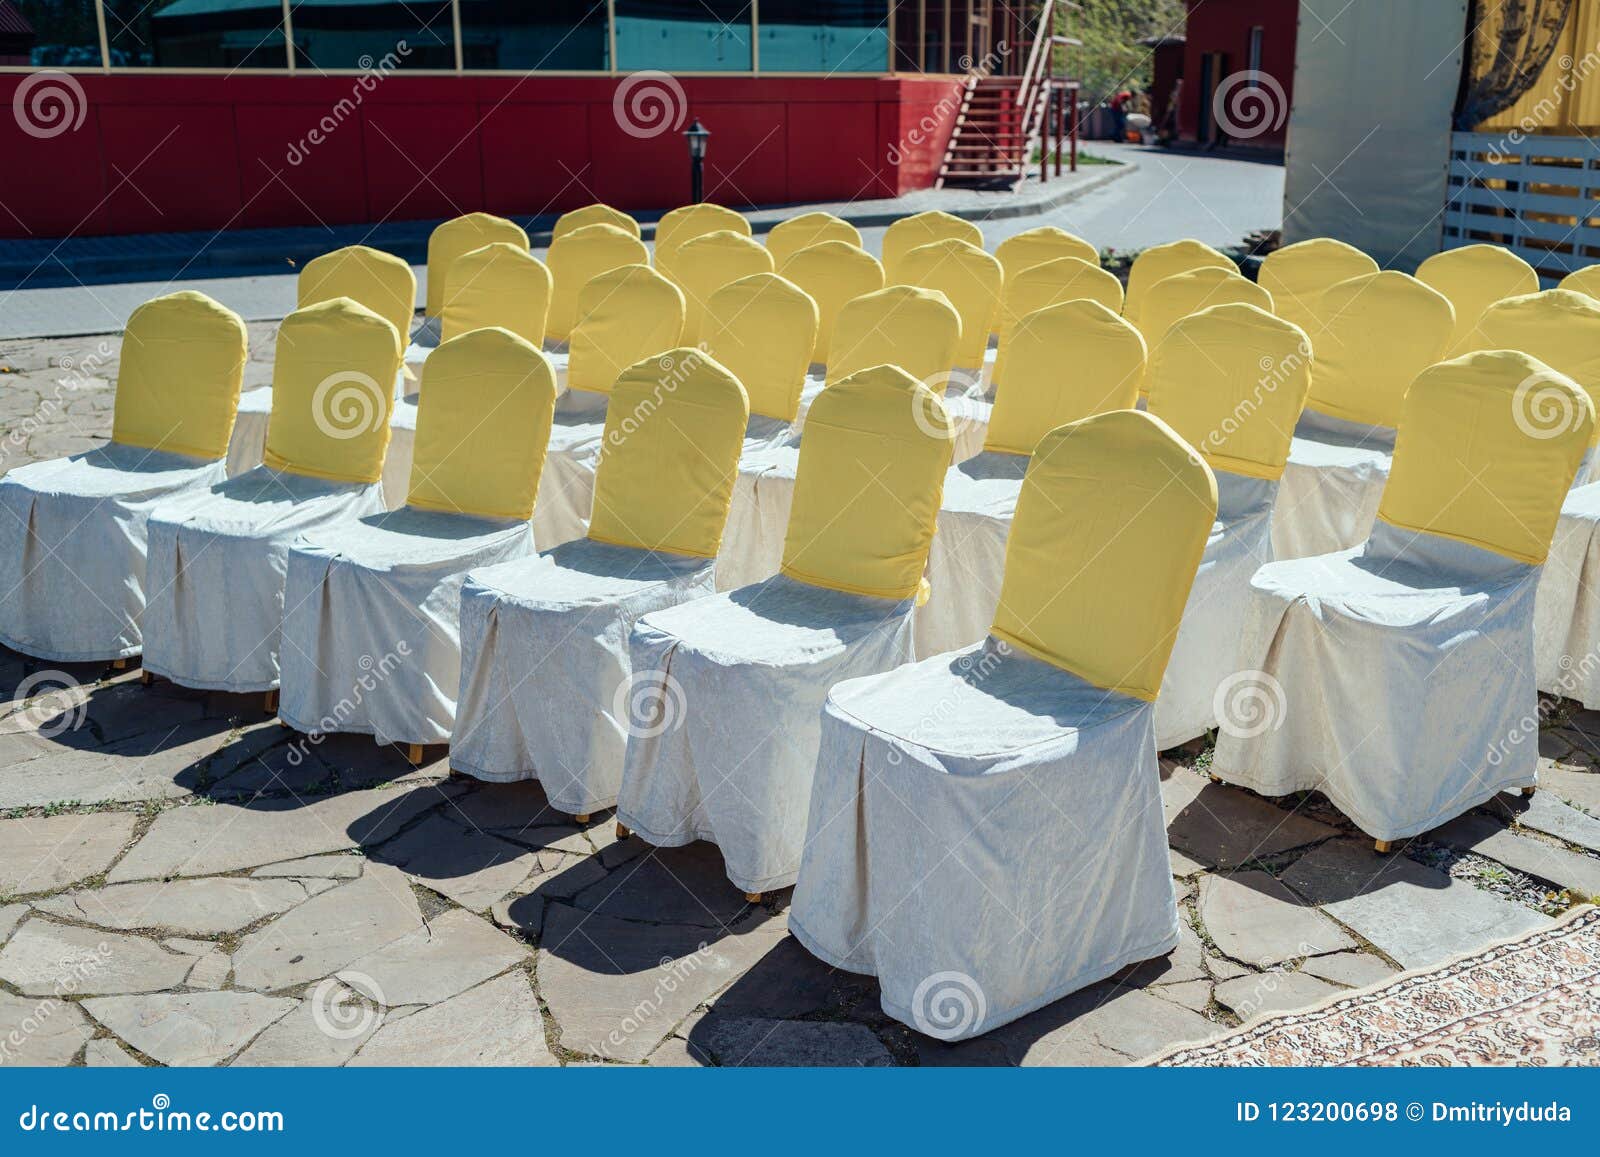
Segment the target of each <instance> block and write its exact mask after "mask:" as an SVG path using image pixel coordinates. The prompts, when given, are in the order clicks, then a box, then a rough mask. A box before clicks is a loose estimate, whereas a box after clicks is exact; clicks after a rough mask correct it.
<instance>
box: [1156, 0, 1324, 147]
mask: <svg viewBox="0 0 1600 1157" xmlns="http://www.w3.org/2000/svg"><path fill="white" fill-rule="evenodd" d="M1299 25H1300V3H1299V0H1189V18H1188V24H1187V28H1186V31H1185V35H1186V36H1187V37H1188V43H1187V44H1186V45H1185V46H1184V62H1183V99H1182V101H1181V102H1180V106H1179V109H1178V129H1179V136H1181V137H1182V138H1183V139H1184V140H1188V141H1193V140H1196V139H1197V134H1198V132H1199V127H1200V102H1201V101H1202V100H1205V101H1210V100H1211V98H1212V94H1211V93H1202V92H1201V91H1200V89H1201V83H1200V82H1201V72H1202V70H1201V57H1202V56H1204V55H1205V54H1207V53H1211V52H1220V53H1222V54H1224V60H1223V68H1222V71H1221V73H1220V75H1217V76H1215V77H1214V78H1213V81H1212V83H1213V85H1215V84H1218V83H1220V82H1221V81H1222V80H1223V78H1224V77H1226V76H1228V75H1230V74H1231V73H1235V72H1242V71H1244V70H1245V69H1247V68H1249V67H1250V29H1251V28H1252V27H1256V26H1259V27H1261V28H1262V29H1264V30H1265V31H1264V33H1263V35H1262V42H1261V71H1262V72H1264V73H1266V74H1267V75H1268V76H1270V77H1272V78H1273V79H1274V80H1276V81H1277V82H1278V84H1279V86H1280V87H1281V88H1282V89H1283V96H1284V99H1283V101H1282V102H1281V103H1276V104H1275V105H1274V112H1275V113H1276V112H1277V111H1278V110H1281V114H1282V117H1281V119H1282V123H1281V124H1279V125H1278V127H1277V128H1274V129H1269V130H1267V131H1263V132H1261V133H1259V134H1256V135H1253V136H1250V137H1248V138H1240V139H1237V140H1235V141H1234V142H1233V143H1234V144H1237V145H1242V146H1246V147H1257V148H1274V149H1281V148H1283V147H1284V142H1285V141H1286V140H1287V139H1288V127H1289V102H1290V101H1292V100H1293V98H1294V46H1295V37H1296V35H1297V33H1298V31H1299ZM1274 100H1276V98H1274ZM1270 119H1271V120H1272V121H1274V122H1275V121H1277V120H1278V119H1279V118H1278V116H1276V115H1273V116H1272V117H1271V118H1270ZM1201 143H1202V144H1204V143H1208V142H1201Z"/></svg>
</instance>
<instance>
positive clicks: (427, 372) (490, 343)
mask: <svg viewBox="0 0 1600 1157" xmlns="http://www.w3.org/2000/svg"><path fill="white" fill-rule="evenodd" d="M448 308H449V307H448V306H446V309H448ZM422 384H423V387H424V389H423V392H422V396H421V398H420V400H419V401H418V404H417V436H416V443H415V449H414V451H413V453H412V459H411V490H410V494H409V495H408V496H407V498H406V502H407V504H409V505H411V506H419V507H421V508H423V509H424V510H446V511H451V512H453V513H457V514H480V515H484V516H486V517H490V518H519V519H528V518H532V517H533V503H534V499H535V497H536V496H537V495H538V493H539V475H540V474H541V472H542V471H543V470H544V456H545V449H546V447H547V446H548V445H549V444H550V423H551V420H552V417H553V415H554V412H555V405H556V375H555V371H554V370H553V369H551V367H550V361H549V359H548V358H546V357H545V356H544V354H543V353H541V352H540V351H539V348H538V347H537V346H535V345H534V344H533V343H532V342H530V341H528V340H526V339H525V338H522V337H519V336H518V335H516V334H514V333H512V332H511V331H509V330H506V329H500V328H498V327H494V328H485V329H474V330H471V331H469V332H467V333H464V334H462V335H461V336H460V337H456V338H451V339H448V340H446V341H444V342H443V343H441V344H440V345H439V347H438V348H437V349H435V350H434V351H433V353H431V354H429V355H428V360H427V362H426V363H425V364H424V365H423V367H422Z"/></svg>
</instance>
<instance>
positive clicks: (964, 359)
mask: <svg viewBox="0 0 1600 1157" xmlns="http://www.w3.org/2000/svg"><path fill="white" fill-rule="evenodd" d="M1001 278H1002V274H1001V269H1000V262H998V261H996V260H995V259H994V258H993V257H991V256H990V255H989V254H987V253H985V252H984V251H983V250H982V249H980V248H978V247H977V246H975V245H969V244H968V243H967V242H965V241H957V240H953V239H952V240H948V241H935V242H932V243H931V244H928V245H922V246H919V247H918V248H916V249H913V250H911V251H910V252H909V253H907V254H905V255H904V256H902V257H901V258H900V264H899V275H898V276H897V278H896V281H897V283H899V284H901V285H913V286H916V287H917V288H919V289H935V290H938V291H939V292H940V293H942V294H944V295H945V297H946V298H947V299H948V300H949V302H950V304H951V305H953V306H955V309H956V312H957V313H958V314H960V315H961V341H960V342H959V343H958V344H957V345H956V354H955V358H956V365H957V366H960V367H961V368H963V369H968V370H978V369H979V368H981V367H982V365H983V362H984V355H985V351H986V350H987V348H988V345H989V333H990V331H991V330H993V329H994V323H995V318H996V316H997V315H998V314H999V312H1000V285H1001Z"/></svg>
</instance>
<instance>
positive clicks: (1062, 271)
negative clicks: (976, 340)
mask: <svg viewBox="0 0 1600 1157" xmlns="http://www.w3.org/2000/svg"><path fill="white" fill-rule="evenodd" d="M1079 298H1088V299H1089V300H1090V301H1098V302H1099V303H1100V304H1101V305H1103V306H1105V307H1106V308H1107V309H1109V310H1110V311H1111V312H1112V313H1121V312H1122V282H1120V281H1118V280H1117V277H1116V274H1114V273H1110V272H1108V271H1106V270H1104V269H1102V268H1100V266H1099V265H1091V264H1090V263H1089V262H1087V261H1084V260H1081V259H1080V258H1077V257H1058V258H1056V259H1055V260H1054V261H1046V262H1044V263H1043V264H1040V265H1035V266H1032V267H1030V268H1028V269H1024V270H1023V271H1022V272H1021V273H1019V274H1017V275H1016V276H1015V277H1013V278H1008V279H1007V281H1006V285H1005V288H1004V289H1003V290H1002V291H1001V293H1000V353H1001V354H1002V355H1003V354H1004V353H1005V348H1006V338H1007V336H1008V335H1009V334H1010V333H1011V331H1012V330H1013V329H1014V328H1016V324H1017V323H1018V322H1019V321H1021V320H1022V319H1023V318H1025V317H1027V316H1028V315H1029V314H1030V313H1036V312H1037V311H1039V310H1041V309H1044V308H1046V307H1047V306H1051V305H1060V304H1061V303H1062V302H1067V301H1076V300H1078V299H1079Z"/></svg>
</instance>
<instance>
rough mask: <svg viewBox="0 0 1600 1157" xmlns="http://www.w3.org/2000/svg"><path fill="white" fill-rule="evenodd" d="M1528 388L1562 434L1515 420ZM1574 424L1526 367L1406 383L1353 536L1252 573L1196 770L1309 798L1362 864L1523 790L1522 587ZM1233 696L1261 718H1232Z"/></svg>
mask: <svg viewBox="0 0 1600 1157" xmlns="http://www.w3.org/2000/svg"><path fill="white" fill-rule="evenodd" d="M1530 379H1537V380H1539V381H1540V382H1541V383H1542V388H1543V389H1544V390H1546V391H1548V394H1547V397H1548V398H1549V399H1550V400H1551V401H1554V402H1556V403H1557V404H1558V406H1559V408H1560V409H1561V410H1562V411H1563V412H1565V413H1566V414H1568V415H1570V416H1571V418H1570V420H1569V421H1566V422H1564V423H1563V424H1562V425H1560V426H1559V427H1557V428H1556V429H1554V430H1553V431H1552V430H1535V429H1532V428H1530V427H1529V426H1528V425H1527V418H1526V415H1525V414H1524V413H1523V412H1522V410H1521V405H1522V402H1523V399H1521V398H1519V397H1518V394H1519V392H1520V390H1521V387H1522V385H1523V383H1525V382H1527V381H1529V380H1530ZM1593 429H1594V407H1593V405H1592V403H1591V402H1590V401H1589V398H1588V396H1587V395H1586V394H1585V393H1584V392H1583V391H1582V390H1581V389H1580V388H1579V387H1578V386H1577V385H1576V384H1575V383H1573V382H1572V381H1571V380H1570V379H1565V378H1563V377H1562V376H1561V375H1559V374H1557V373H1556V372H1555V371H1554V370H1552V369H1550V368H1549V367H1548V366H1545V365H1544V364H1543V363H1541V362H1538V361H1536V360H1535V359H1533V358H1531V357H1529V356H1528V355H1526V354H1523V353H1518V352H1514V351H1510V350H1493V351H1485V352H1480V353H1474V354H1468V355H1466V356H1465V357H1461V358H1456V359H1455V360H1453V361H1447V362H1443V363H1440V364H1438V365H1435V366H1431V367H1430V368H1428V369H1427V370H1425V371H1423V373H1422V374H1420V375H1419V376H1418V377H1417V379H1416V381H1415V382H1414V383H1413V385H1412V386H1411V388H1410V390H1409V391H1407V393H1406V395H1405V401H1404V403H1403V410H1402V414H1401V419H1400V428H1399V437H1398V439H1397V440H1396V444H1395V452H1394V466H1393V469H1392V470H1391V471H1390V474H1389V482H1388V485H1387V486H1386V487H1385V488H1384V491H1383V502H1382V505H1381V506H1380V507H1379V510H1378V519H1377V522H1376V524H1375V525H1374V526H1373V530H1372V534H1371V536H1370V537H1369V538H1368V539H1367V541H1366V542H1365V543H1363V544H1361V545H1360V546H1357V547H1355V548H1352V549H1350V550H1342V551H1338V552H1336V553H1333V554H1327V555H1320V556H1318V557H1315V558H1306V559H1297V560H1294V561H1287V562H1285V561H1279V562H1275V563H1271V564H1269V565H1267V566H1265V567H1262V568H1261V570H1260V571H1258V572H1257V574H1256V576H1255V578H1254V579H1253V580H1252V582H1251V605H1250V612H1249V616H1248V619H1247V621H1246V624H1245V628H1244V630H1243V632H1242V633H1241V636H1240V645H1239V650H1238V668H1239V675H1238V676H1237V677H1236V678H1235V680H1234V681H1232V682H1231V683H1230V687H1229V696H1238V704H1236V703H1235V702H1233V701H1232V700H1231V699H1229V698H1227V697H1223V696H1219V699H1221V700H1222V702H1220V704H1219V706H1220V708H1221V710H1220V712H1219V714H1220V715H1221V716H1222V719H1223V724H1222V730H1221V734H1219V736H1218V739H1217V747H1216V753H1215V755H1214V757H1213V759H1212V764H1211V771H1212V774H1213V775H1214V776H1217V777H1219V778H1220V779H1222V780H1224V781H1226V782H1228V783H1233V784H1237V785H1239V786H1241V787H1247V788H1250V789H1251V790H1253V791H1258V792H1260V793H1262V794H1263V795H1272V796H1279V795H1284V794H1286V793H1289V792H1295V791H1311V790H1316V791H1320V792H1322V793H1323V794H1324V795H1325V796H1327V798H1328V799H1329V801H1330V802H1332V803H1333V805H1334V806H1335V807H1337V808H1338V809H1339V810H1340V811H1342V812H1344V814H1345V815H1347V816H1349V817H1350V819H1351V820H1352V821H1354V823H1355V824H1356V826H1357V827H1359V828H1360V829H1361V830H1362V831H1364V832H1366V833H1367V834H1368V835H1370V836H1372V837H1373V838H1374V839H1375V840H1377V841H1378V850H1379V851H1380V852H1381V851H1387V850H1389V845H1390V842H1391V841H1393V840H1397V839H1403V838H1406V837H1409V836H1414V835H1419V834H1421V833H1423V832H1426V831H1429V830H1431V829H1432V828H1434V827H1437V826H1438V825H1440V824H1442V823H1444V822H1446V821H1447V820H1450V819H1452V818H1454V817H1455V816H1458V815H1460V814H1462V813H1463V812H1465V811H1467V810H1468V809H1469V808H1472V807H1475V806H1477V805H1478V804H1481V803H1484V802H1485V801H1487V800H1490V799H1493V798H1494V797H1495V796H1496V795H1497V794H1499V793H1500V792H1502V791H1507V790H1516V789H1519V788H1520V789H1524V790H1526V791H1531V789H1532V787H1533V785H1534V783H1535V778H1536V768H1537V766H1538V759H1539V753H1538V742H1537V741H1538V734H1537V728H1535V727H1530V726H1529V725H1528V723H1527V722H1526V721H1527V720H1533V719H1537V718H1538V717H1539V711H1538V703H1537V695H1536V693H1535V690H1534V666H1533V664H1534V656H1533V613H1534V593H1535V588H1536V585H1537V583H1538V577H1539V569H1540V564H1541V563H1543V562H1544V559H1545V555H1546V552H1547V550H1548V548H1549V545H1550V538H1551V535H1552V533H1553V532H1554V530H1555V527H1556V518H1557V515H1558V513H1559V511H1560V507H1561V501H1562V498H1563V497H1564V496H1565V494H1566V492H1567V489H1568V487H1569V486H1570V485H1571V482H1572V477H1573V474H1574V472H1575V471H1576V470H1577V467H1578V462H1579V459H1580V458H1581V457H1582V455H1583V452H1584V448H1585V446H1587V445H1588V442H1589V440H1590V437H1591V436H1592V433H1593ZM1251 699H1254V700H1255V702H1256V703H1257V706H1258V707H1259V706H1260V704H1261V701H1262V700H1263V699H1264V700H1265V702H1266V710H1265V711H1264V712H1259V713H1258V714H1255V715H1252V714H1250V713H1249V712H1248V710H1247V709H1246V708H1245V707H1243V706H1242V705H1243V704H1246V703H1248V702H1249V701H1250V700H1251Z"/></svg>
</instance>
